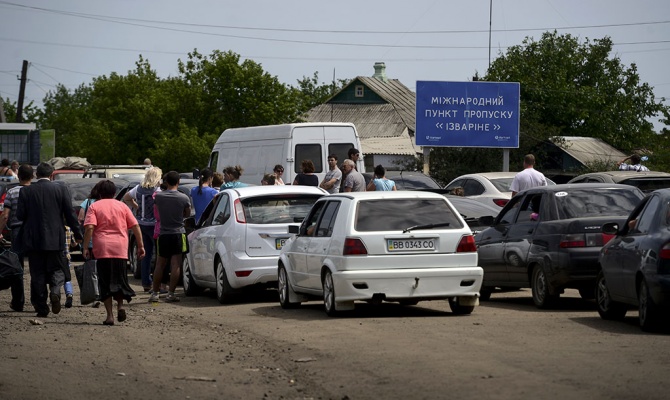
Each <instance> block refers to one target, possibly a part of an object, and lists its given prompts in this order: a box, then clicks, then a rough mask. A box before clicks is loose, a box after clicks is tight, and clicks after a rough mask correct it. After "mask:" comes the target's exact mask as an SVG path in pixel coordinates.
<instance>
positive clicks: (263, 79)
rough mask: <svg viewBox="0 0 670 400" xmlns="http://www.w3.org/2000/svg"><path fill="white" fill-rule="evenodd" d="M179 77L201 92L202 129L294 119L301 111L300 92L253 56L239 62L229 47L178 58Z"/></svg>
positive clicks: (263, 123)
mask: <svg viewBox="0 0 670 400" xmlns="http://www.w3.org/2000/svg"><path fill="white" fill-rule="evenodd" d="M179 72H180V76H181V78H182V79H183V80H184V82H185V83H186V84H187V85H188V87H189V88H191V89H192V90H195V91H197V92H199V93H201V96H200V101H199V103H198V104H199V113H200V115H201V116H202V123H203V124H202V125H200V127H201V128H203V131H204V132H209V133H215V132H216V133H221V132H223V131H224V130H225V129H227V128H237V127H244V126H257V125H272V124H281V123H289V122H295V121H297V120H298V117H299V115H300V113H301V110H300V109H299V108H298V105H299V101H298V100H299V98H298V97H299V93H298V92H297V91H296V90H292V88H290V87H288V86H286V85H284V84H282V83H281V82H280V81H279V79H278V78H277V77H276V76H272V75H270V74H269V73H267V72H265V71H264V70H263V68H262V67H261V65H260V64H258V63H256V62H254V61H253V60H244V61H242V62H240V56H239V55H238V54H235V53H233V52H231V51H228V52H221V51H218V50H215V51H214V52H212V54H211V55H210V56H208V57H206V56H203V55H202V54H200V53H198V52H197V51H193V52H191V53H189V55H188V60H187V61H185V62H184V61H181V60H180V61H179Z"/></svg>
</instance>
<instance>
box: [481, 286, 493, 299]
mask: <svg viewBox="0 0 670 400" xmlns="http://www.w3.org/2000/svg"><path fill="white" fill-rule="evenodd" d="M491 293H493V288H492V287H488V286H482V287H481V289H479V300H481V301H489V300H491Z"/></svg>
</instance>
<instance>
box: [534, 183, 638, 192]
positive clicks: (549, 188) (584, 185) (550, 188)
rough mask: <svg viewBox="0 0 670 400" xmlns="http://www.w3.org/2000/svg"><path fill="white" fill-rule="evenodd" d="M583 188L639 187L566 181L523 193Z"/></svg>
mask: <svg viewBox="0 0 670 400" xmlns="http://www.w3.org/2000/svg"><path fill="white" fill-rule="evenodd" d="M583 189H637V190H639V189H638V188H636V187H635V186H631V185H622V184H619V183H591V182H587V183H564V184H561V185H549V186H537V187H534V188H530V189H527V190H524V191H523V192H521V193H527V192H530V191H534V192H563V191H571V190H583Z"/></svg>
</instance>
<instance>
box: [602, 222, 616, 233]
mask: <svg viewBox="0 0 670 400" xmlns="http://www.w3.org/2000/svg"><path fill="white" fill-rule="evenodd" d="M602 231H603V233H605V234H607V235H616V234H617V233H618V232H619V224H618V223H616V222H608V223H606V224H605V225H603V229H602Z"/></svg>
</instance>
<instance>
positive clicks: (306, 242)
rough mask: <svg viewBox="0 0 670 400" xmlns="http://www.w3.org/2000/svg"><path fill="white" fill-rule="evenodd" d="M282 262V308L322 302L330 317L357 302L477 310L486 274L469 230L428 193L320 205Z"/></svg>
mask: <svg viewBox="0 0 670 400" xmlns="http://www.w3.org/2000/svg"><path fill="white" fill-rule="evenodd" d="M289 231H290V232H291V233H295V234H296V236H295V237H294V238H292V239H290V240H289V241H288V242H287V243H286V245H285V246H284V247H283V248H282V251H281V254H280V256H279V269H278V272H279V276H278V281H279V302H280V304H281V306H282V307H283V308H291V307H295V306H297V305H298V304H300V303H301V302H303V301H307V300H309V299H313V298H315V297H318V298H322V299H323V301H324V304H325V309H326V313H327V314H328V315H334V314H336V313H337V312H338V311H343V310H351V309H353V308H354V301H356V300H365V301H369V302H372V303H380V302H382V301H391V302H399V303H401V304H408V305H414V304H416V303H418V302H419V301H423V300H437V299H448V300H449V304H450V306H451V309H452V311H453V312H454V313H456V314H470V313H471V312H472V311H473V310H474V307H475V306H476V305H477V304H478V300H477V299H478V296H479V289H480V286H481V283H482V277H483V271H482V269H481V268H480V267H478V266H477V249H476V247H475V242H474V237H473V236H472V234H471V231H470V228H469V227H468V225H467V224H466V223H465V221H463V219H462V217H461V216H460V215H459V213H458V212H457V211H456V210H455V209H454V207H453V206H452V205H451V203H450V202H449V201H448V200H447V199H446V198H445V197H444V196H442V195H440V194H436V193H430V192H415V191H394V192H361V193H340V194H335V195H330V196H326V197H322V198H321V199H319V200H318V201H317V202H316V203H315V204H314V207H313V208H312V210H311V211H310V213H309V216H308V217H307V218H305V220H304V221H303V222H302V225H300V226H298V225H289Z"/></svg>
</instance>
